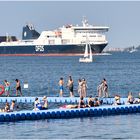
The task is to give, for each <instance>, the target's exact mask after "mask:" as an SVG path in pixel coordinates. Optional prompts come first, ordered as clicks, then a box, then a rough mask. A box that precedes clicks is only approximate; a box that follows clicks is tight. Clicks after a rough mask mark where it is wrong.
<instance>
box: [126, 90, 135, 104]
mask: <svg viewBox="0 0 140 140" xmlns="http://www.w3.org/2000/svg"><path fill="white" fill-rule="evenodd" d="M134 101H135V98H134V97H133V96H132V92H129V93H128V98H127V103H129V104H133V103H134Z"/></svg>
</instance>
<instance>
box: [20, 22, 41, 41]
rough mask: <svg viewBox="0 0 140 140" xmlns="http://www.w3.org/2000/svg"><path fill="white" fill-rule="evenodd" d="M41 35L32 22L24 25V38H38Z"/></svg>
mask: <svg viewBox="0 0 140 140" xmlns="http://www.w3.org/2000/svg"><path fill="white" fill-rule="evenodd" d="M39 36H40V34H39V33H38V32H37V31H36V30H35V29H34V27H33V25H32V24H27V25H26V26H24V27H23V32H22V39H23V40H28V39H37V38H38V37H39Z"/></svg>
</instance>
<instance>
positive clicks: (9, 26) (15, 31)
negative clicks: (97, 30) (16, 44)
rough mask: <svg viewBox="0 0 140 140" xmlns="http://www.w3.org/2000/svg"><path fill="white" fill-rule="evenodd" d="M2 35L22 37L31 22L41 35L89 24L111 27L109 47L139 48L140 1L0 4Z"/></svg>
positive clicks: (108, 34)
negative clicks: (83, 21)
mask: <svg viewBox="0 0 140 140" xmlns="http://www.w3.org/2000/svg"><path fill="white" fill-rule="evenodd" d="M0 13H1V14H0V35H5V34H6V33H8V34H9V35H16V36H17V37H18V38H21V33H22V27H23V26H24V25H25V24H26V23H28V22H31V23H33V24H34V26H35V27H36V29H37V30H38V31H39V32H41V31H43V30H46V29H56V28H58V27H60V26H62V25H66V24H74V25H76V24H78V25H80V24H81V20H82V18H83V16H86V17H87V19H88V21H89V24H92V25H101V26H108V27H110V30H109V32H107V33H106V36H107V40H108V42H109V44H108V47H128V46H131V45H134V46H138V45H140V1H135V2H132V1H127V2H126V1H124V2H122V1H117V2H113V1H108V2H107V1H99V2H97V1H88V2H87V1H77V2H74V1H69V2H67V1H52V2H51V1H48V2H47V1H42V2H39V1H30V2H28V1H23V2H20V1H15V2H13V1H12V2H2V1H0Z"/></svg>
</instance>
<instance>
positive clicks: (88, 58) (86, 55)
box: [79, 43, 93, 63]
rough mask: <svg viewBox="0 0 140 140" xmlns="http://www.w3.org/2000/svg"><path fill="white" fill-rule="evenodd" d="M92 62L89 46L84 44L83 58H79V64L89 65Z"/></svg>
mask: <svg viewBox="0 0 140 140" xmlns="http://www.w3.org/2000/svg"><path fill="white" fill-rule="evenodd" d="M88 51H90V52H89V53H88ZM92 61H93V59H92V50H91V46H90V44H89V43H86V47H85V53H84V57H83V58H79V62H83V63H90V62H92Z"/></svg>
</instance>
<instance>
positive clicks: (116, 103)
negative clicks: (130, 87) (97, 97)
mask: <svg viewBox="0 0 140 140" xmlns="http://www.w3.org/2000/svg"><path fill="white" fill-rule="evenodd" d="M114 98H115V101H114V104H113V105H121V100H120V96H119V95H115V97H114Z"/></svg>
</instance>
